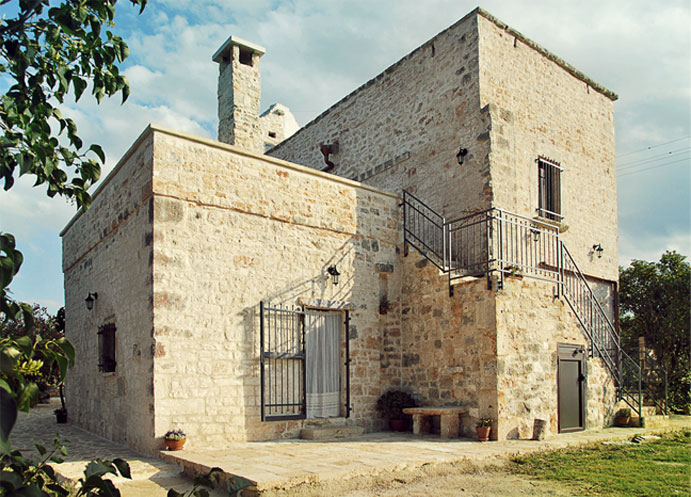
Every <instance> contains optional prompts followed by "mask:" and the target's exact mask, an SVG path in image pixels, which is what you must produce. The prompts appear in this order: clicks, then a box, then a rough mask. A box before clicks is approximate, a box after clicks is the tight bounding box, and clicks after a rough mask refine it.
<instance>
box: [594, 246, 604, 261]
mask: <svg viewBox="0 0 691 497" xmlns="http://www.w3.org/2000/svg"><path fill="white" fill-rule="evenodd" d="M603 250H604V249H603V248H602V245H601V244H599V243H598V244H596V245H593V252H597V258H598V259H602V251H603Z"/></svg>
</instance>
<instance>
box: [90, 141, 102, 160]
mask: <svg viewBox="0 0 691 497" xmlns="http://www.w3.org/2000/svg"><path fill="white" fill-rule="evenodd" d="M89 150H91V151H92V152H94V153H95V154H96V155H98V158H99V159H101V162H105V161H106V154H104V153H103V149H102V148H101V146H100V145H96V144H95V143H94V144H93V145H91V146H90V147H89Z"/></svg>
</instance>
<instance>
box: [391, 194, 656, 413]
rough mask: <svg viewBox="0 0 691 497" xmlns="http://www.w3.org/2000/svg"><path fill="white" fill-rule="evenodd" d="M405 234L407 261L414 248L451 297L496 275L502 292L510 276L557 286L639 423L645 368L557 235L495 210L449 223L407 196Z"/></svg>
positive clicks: (535, 223) (553, 230) (539, 224)
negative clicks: (459, 285) (443, 278)
mask: <svg viewBox="0 0 691 497" xmlns="http://www.w3.org/2000/svg"><path fill="white" fill-rule="evenodd" d="M403 226H404V233H403V240H404V255H408V246H409V245H410V246H413V247H414V248H415V249H417V250H418V251H419V252H420V253H421V254H422V255H424V256H425V257H426V258H427V259H428V260H429V261H430V262H432V263H433V264H434V265H435V266H437V267H438V268H439V269H440V270H441V271H442V272H444V273H446V274H447V275H448V280H449V294H450V295H453V284H454V281H455V280H457V279H459V278H462V277H465V276H486V277H487V281H488V285H490V286H491V281H492V280H491V278H490V276H491V275H492V273H495V274H497V275H498V285H499V287H500V288H501V287H502V286H503V284H504V278H505V276H506V275H511V274H521V275H522V276H525V277H529V278H536V279H540V280H546V281H552V282H554V283H555V290H556V295H555V296H556V297H563V298H564V300H565V301H566V302H567V304H568V305H569V307H570V308H571V310H572V311H573V314H574V315H575V317H576V319H577V320H578V323H579V325H580V328H581V330H582V332H583V334H584V335H585V337H586V338H587V340H588V349H589V353H590V356H591V357H595V356H596V357H600V358H601V359H602V362H603V363H604V364H605V367H606V368H607V370H608V371H609V373H610V375H611V376H612V378H613V379H614V382H615V385H616V390H617V400H622V401H624V402H625V403H626V404H628V405H629V406H630V407H631V409H632V410H633V411H635V413H636V414H637V415H638V416H639V417H640V416H641V412H642V406H643V388H642V385H643V377H642V374H641V367H640V365H639V364H638V363H637V362H636V361H634V360H633V359H632V358H631V357H629V355H627V354H626V353H625V352H624V351H623V350H622V348H621V346H620V343H619V334H618V333H617V330H616V329H615V327H614V325H613V324H612V322H611V320H610V319H609V318H608V317H607V314H606V313H605V311H604V310H603V308H602V306H601V305H600V303H599V302H598V300H597V298H595V295H594V294H593V291H592V289H591V288H590V285H589V284H588V281H587V280H586V278H585V276H584V275H583V273H582V272H581V270H580V269H579V267H578V265H577V264H576V261H575V260H574V258H573V256H572V255H571V253H570V252H569V250H568V249H567V248H566V245H565V244H564V242H563V241H562V240H561V239H560V236H559V228H557V227H555V226H553V225H550V224H548V223H542V222H540V221H538V220H535V219H531V218H528V217H524V216H520V215H518V214H513V213H511V212H508V211H504V210H502V209H496V208H495V209H488V210H485V211H482V212H478V213H474V214H470V215H468V216H464V217H461V218H459V219H454V220H452V221H447V220H446V219H445V218H444V216H442V215H440V214H439V213H437V212H435V211H434V210H433V209H432V208H430V207H429V206H428V205H426V204H425V203H424V202H422V201H421V200H420V199H418V198H416V197H415V196H414V195H412V194H411V193H410V192H407V191H405V190H404V191H403ZM665 409H666V405H665Z"/></svg>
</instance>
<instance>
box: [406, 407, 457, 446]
mask: <svg viewBox="0 0 691 497" xmlns="http://www.w3.org/2000/svg"><path fill="white" fill-rule="evenodd" d="M403 412H404V413H405V414H412V416H413V433H414V434H415V435H419V434H420V433H429V432H430V431H431V430H430V428H431V426H432V419H431V418H430V416H439V420H440V423H439V434H440V435H441V438H452V437H453V438H458V436H459V428H460V426H461V421H460V418H459V416H461V415H463V414H467V413H468V411H467V410H466V409H463V408H461V407H433V406H428V407H406V408H405V409H403Z"/></svg>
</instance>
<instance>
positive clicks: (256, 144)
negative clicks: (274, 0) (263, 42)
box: [212, 36, 266, 154]
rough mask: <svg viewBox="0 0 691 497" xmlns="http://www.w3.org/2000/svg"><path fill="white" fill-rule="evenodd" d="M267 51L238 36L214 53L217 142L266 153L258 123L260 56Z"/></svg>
mask: <svg viewBox="0 0 691 497" xmlns="http://www.w3.org/2000/svg"><path fill="white" fill-rule="evenodd" d="M265 52H266V50H264V48H262V47H260V46H259V45H255V44H254V43H250V42H249V41H245V40H243V39H241V38H238V37H237V36H231V37H230V38H228V39H227V40H226V41H225V43H223V45H221V48H219V49H218V50H217V51H216V53H215V54H214V56H213V58H212V59H213V61H214V62H217V63H218V65H219V73H218V141H221V142H224V143H228V144H229V145H235V146H237V147H240V148H242V149H245V150H247V151H250V152H256V153H260V154H261V153H264V140H263V134H262V127H261V125H260V122H259V101H260V99H261V77H260V73H259V58H260V57H261V56H262V55H264V53H265Z"/></svg>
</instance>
